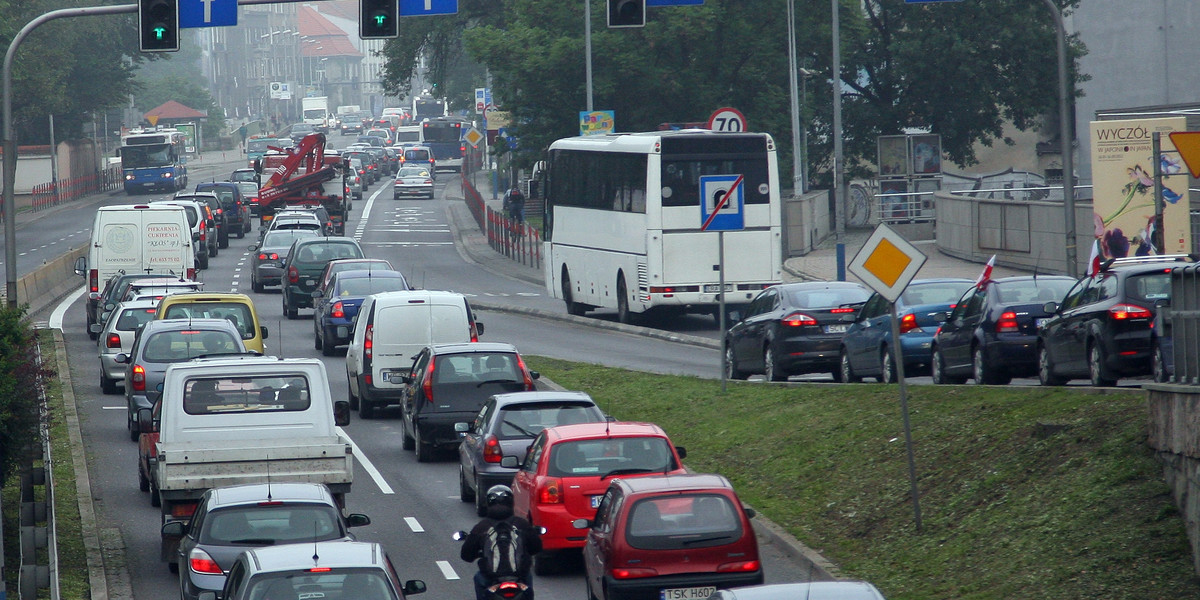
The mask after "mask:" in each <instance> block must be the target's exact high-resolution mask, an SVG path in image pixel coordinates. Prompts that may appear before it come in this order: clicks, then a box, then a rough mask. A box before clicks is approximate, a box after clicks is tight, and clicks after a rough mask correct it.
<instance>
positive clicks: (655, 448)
mask: <svg viewBox="0 0 1200 600" xmlns="http://www.w3.org/2000/svg"><path fill="white" fill-rule="evenodd" d="M675 468H676V467H675V455H674V454H673V453H672V452H671V449H670V447H668V445H667V440H665V439H663V438H660V437H613V438H602V439H597V440H571V441H565V442H560V443H558V444H555V445H554V447H553V449H552V450H551V452H550V465H549V468H548V469H547V474H548V475H550V476H552V477H586V476H602V477H605V476H609V475H614V474H617V473H654V472H666V471H671V470H673V469H675Z"/></svg>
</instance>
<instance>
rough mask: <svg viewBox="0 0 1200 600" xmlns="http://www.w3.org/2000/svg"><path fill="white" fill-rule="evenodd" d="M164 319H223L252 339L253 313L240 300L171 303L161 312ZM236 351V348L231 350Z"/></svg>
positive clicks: (246, 338) (245, 338) (253, 335)
mask: <svg viewBox="0 0 1200 600" xmlns="http://www.w3.org/2000/svg"><path fill="white" fill-rule="evenodd" d="M163 318H164V319H225V320H226V321H229V322H230V323H233V326H234V327H236V328H237V330H238V332H239V333H241V334H242V339H243V340H249V339H254V337H255V334H257V333H258V332H257V331H255V327H254V315H252V314H250V307H249V306H247V305H246V304H243V303H241V302H191V303H183V302H180V303H178V304H172V305H170V306H168V307H167V310H166V311H165V312H164V314H163ZM232 351H233V352H236V351H237V350H236V349H234V350H232Z"/></svg>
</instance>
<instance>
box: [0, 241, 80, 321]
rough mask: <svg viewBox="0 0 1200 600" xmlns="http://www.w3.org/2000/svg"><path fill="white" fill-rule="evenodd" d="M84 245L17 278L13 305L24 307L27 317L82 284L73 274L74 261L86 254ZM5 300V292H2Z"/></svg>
mask: <svg viewBox="0 0 1200 600" xmlns="http://www.w3.org/2000/svg"><path fill="white" fill-rule="evenodd" d="M87 247H88V245H87V244H84V245H82V246H79V247H76V248H72V249H71V250H70V251H69V252H67V253H66V254H63V255H61V256H59V257H58V258H55V259H54V260H51V261H49V262H47V263H45V264H44V265H42V266H41V268H39V269H37V270H35V271H31V272H30V273H29V274H28V275H25V276H24V277H21V278H19V279H17V304H28V305H29V314H31V315H32V314H34V313H37V312H38V311H41V310H42V309H44V308H46V307H48V306H50V305H51V304H52V303H54V302H55V301H57V300H58V299H59V298H61V297H62V296H64V295H65V294H67V293H68V292H70V291H71V290H75V289H78V288H79V287H80V286H82V285H83V284H84V280H83V278H82V277H80V276H78V275H76V274H75V259H77V258H79V257H80V256H84V255H85V254H87ZM5 296H6V297H7V292H5Z"/></svg>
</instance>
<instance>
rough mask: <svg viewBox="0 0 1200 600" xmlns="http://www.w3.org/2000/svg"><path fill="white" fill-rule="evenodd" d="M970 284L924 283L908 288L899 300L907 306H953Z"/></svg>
mask: <svg viewBox="0 0 1200 600" xmlns="http://www.w3.org/2000/svg"><path fill="white" fill-rule="evenodd" d="M971 285H972V284H971V282H969V281H967V282H963V283H926V284H920V285H914V286H909V288H908V289H907V290H905V291H904V293H903V294H901V295H900V300H901V301H902V302H903V303H904V304H906V305H908V306H916V305H919V304H954V303H955V302H958V299H959V298H962V295H963V292H966V291H967V288H969V287H971Z"/></svg>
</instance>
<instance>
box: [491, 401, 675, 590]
mask: <svg viewBox="0 0 1200 600" xmlns="http://www.w3.org/2000/svg"><path fill="white" fill-rule="evenodd" d="M685 456H687V452H686V451H685V450H684V449H683V448H679V447H677V446H674V445H672V444H671V440H670V438H668V437H667V434H666V432H664V431H663V430H662V428H661V427H659V426H658V425H654V424H652V423H620V422H616V423H581V424H578V425H562V426H559V427H551V428H548V429H545V430H543V431H542V432H541V433H540V434H538V436H537V438H536V439H534V441H533V444H532V445H531V446H530V447H529V452H528V453H527V454H526V455H525V463H524V464H523V465H521V468H520V469H519V470H518V471H517V474H516V476H514V477H513V483H512V488H513V513H514V514H516V515H519V516H522V517H525V518H526V519H528V520H529V522H530V523H533V525H534V526H540V527H545V528H546V533H545V534H543V535H542V548H543V552H542V553H540V554H539V555H538V556H537V557H536V560H535V561H534V571H535V572H536V573H537V574H538V575H544V574H547V573H551V572H553V571H554V570H555V567H556V566H557V560H555V557H554V553H555V552H556V551H559V550H568V549H574V548H581V547H583V542H584V540H586V539H587V536H586V535H585V533H584V532H583V531H579V530H577V529H575V526H574V522H575V520H576V519H591V518H592V517H594V516H595V514H596V507H597V506H599V504H600V499H601V498H603V497H604V493H605V490H607V489H608V484H609V483H610V482H611V481H612V478H613V477H617V476H620V477H621V478H622V479H627V478H630V477H643V476H647V475H673V474H682V473H686V470H685V469H684V468H683V462H682V461H683V458H684V457H685ZM505 460H506V461H509V464H510V465H512V466H516V458H515V457H505ZM501 464H505V462H501Z"/></svg>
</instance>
